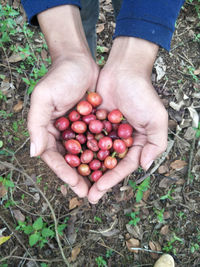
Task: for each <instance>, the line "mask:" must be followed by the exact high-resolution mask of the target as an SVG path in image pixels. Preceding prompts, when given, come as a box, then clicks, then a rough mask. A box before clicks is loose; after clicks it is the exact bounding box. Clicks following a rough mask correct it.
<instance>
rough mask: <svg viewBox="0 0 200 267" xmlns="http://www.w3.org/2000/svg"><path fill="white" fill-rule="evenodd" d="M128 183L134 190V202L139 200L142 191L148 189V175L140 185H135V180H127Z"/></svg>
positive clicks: (141, 196)
mask: <svg viewBox="0 0 200 267" xmlns="http://www.w3.org/2000/svg"><path fill="white" fill-rule="evenodd" d="M129 185H130V186H131V187H132V188H133V190H134V191H135V190H136V202H140V201H141V200H142V198H143V193H144V192H145V191H147V190H148V188H149V185H150V176H149V177H147V178H146V179H145V180H144V181H143V182H142V183H141V184H140V185H136V183H135V182H133V181H132V180H129Z"/></svg>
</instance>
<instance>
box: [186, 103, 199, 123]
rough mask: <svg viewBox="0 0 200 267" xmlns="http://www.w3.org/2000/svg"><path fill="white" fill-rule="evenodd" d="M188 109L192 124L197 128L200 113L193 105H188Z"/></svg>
mask: <svg viewBox="0 0 200 267" xmlns="http://www.w3.org/2000/svg"><path fill="white" fill-rule="evenodd" d="M188 110H189V112H190V117H191V118H192V126H193V127H195V128H198V125H199V115H198V113H197V111H196V109H194V108H193V107H188Z"/></svg>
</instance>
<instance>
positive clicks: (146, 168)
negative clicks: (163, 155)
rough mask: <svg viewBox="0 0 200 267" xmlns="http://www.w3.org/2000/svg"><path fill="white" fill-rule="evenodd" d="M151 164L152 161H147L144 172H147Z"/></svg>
mask: <svg viewBox="0 0 200 267" xmlns="http://www.w3.org/2000/svg"><path fill="white" fill-rule="evenodd" d="M152 163H153V160H151V161H149V163H147V164H146V167H145V170H146V171H147V170H148V169H149V168H150V167H151V165H152Z"/></svg>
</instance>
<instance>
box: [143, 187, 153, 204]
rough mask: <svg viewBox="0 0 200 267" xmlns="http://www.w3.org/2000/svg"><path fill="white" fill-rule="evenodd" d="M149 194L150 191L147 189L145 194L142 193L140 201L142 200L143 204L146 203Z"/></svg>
mask: <svg viewBox="0 0 200 267" xmlns="http://www.w3.org/2000/svg"><path fill="white" fill-rule="evenodd" d="M150 193H151V191H150V189H148V190H147V191H145V192H144V193H143V198H142V199H143V200H144V201H145V202H146V201H147V199H148V198H149V195H150Z"/></svg>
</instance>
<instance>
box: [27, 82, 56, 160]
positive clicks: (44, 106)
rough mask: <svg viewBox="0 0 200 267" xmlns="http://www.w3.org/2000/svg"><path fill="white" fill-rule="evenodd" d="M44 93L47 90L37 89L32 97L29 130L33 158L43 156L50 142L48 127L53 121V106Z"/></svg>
mask: <svg viewBox="0 0 200 267" xmlns="http://www.w3.org/2000/svg"><path fill="white" fill-rule="evenodd" d="M44 91H45V88H39V87H37V88H36V89H35V91H34V92H33V95H32V97H31V107H30V111H29V114H28V130H29V134H30V140H31V149H30V154H31V156H32V157H34V156H39V155H41V154H42V153H43V152H44V150H45V148H46V146H47V142H48V131H47V125H48V124H49V122H50V119H51V114H52V112H53V105H52V103H50V100H49V97H48V96H46V95H45V93H44Z"/></svg>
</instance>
